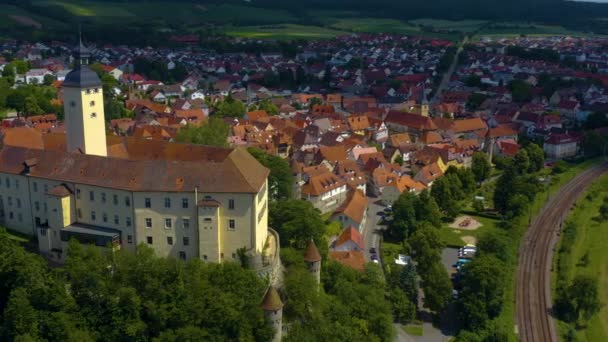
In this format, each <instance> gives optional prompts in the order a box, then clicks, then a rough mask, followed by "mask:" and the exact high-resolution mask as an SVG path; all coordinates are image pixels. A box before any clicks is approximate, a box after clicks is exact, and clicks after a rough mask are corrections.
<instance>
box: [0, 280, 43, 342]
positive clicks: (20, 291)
mask: <svg viewBox="0 0 608 342" xmlns="http://www.w3.org/2000/svg"><path fill="white" fill-rule="evenodd" d="M3 323H4V324H3V330H4V331H5V335H6V336H7V337H9V338H10V339H14V338H15V337H17V336H24V335H29V337H31V338H36V337H37V336H38V329H39V322H38V312H37V310H36V309H35V308H34V307H33V306H32V304H31V303H30V299H29V295H28V293H27V289H25V288H23V287H19V288H16V289H14V290H13V291H12V292H11V294H10V297H9V300H8V305H7V307H6V309H5V311H4V322H3Z"/></svg>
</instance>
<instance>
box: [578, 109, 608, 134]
mask: <svg viewBox="0 0 608 342" xmlns="http://www.w3.org/2000/svg"><path fill="white" fill-rule="evenodd" d="M604 126H608V116H606V113H602V112H594V113H591V114H589V116H587V120H585V124H584V127H585V129H587V130H591V129H595V128H600V127H604Z"/></svg>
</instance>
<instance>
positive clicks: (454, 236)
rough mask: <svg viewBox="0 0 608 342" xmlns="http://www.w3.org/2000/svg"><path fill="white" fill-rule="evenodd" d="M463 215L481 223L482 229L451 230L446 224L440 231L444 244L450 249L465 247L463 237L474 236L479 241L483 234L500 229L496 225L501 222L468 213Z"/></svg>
mask: <svg viewBox="0 0 608 342" xmlns="http://www.w3.org/2000/svg"><path fill="white" fill-rule="evenodd" d="M463 215H466V216H469V217H471V218H472V219H475V220H477V221H479V223H481V227H479V228H478V229H476V230H466V229H454V228H450V227H449V225H448V224H444V226H443V227H442V228H441V229H440V230H439V235H440V236H441V238H442V239H443V242H444V243H445V244H446V245H447V246H449V247H462V246H464V244H465V243H464V241H462V237H463V236H473V237H475V238H476V239H477V240H479V237H481V236H482V235H483V234H485V233H487V232H491V231H494V230H497V229H498V228H497V227H496V225H497V224H498V222H499V221H498V220H496V219H491V218H487V217H481V216H477V215H471V213H468V212H467V213H463Z"/></svg>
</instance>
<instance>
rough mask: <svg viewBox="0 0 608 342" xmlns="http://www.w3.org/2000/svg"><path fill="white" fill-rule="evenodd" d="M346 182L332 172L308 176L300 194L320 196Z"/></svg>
mask: <svg viewBox="0 0 608 342" xmlns="http://www.w3.org/2000/svg"><path fill="white" fill-rule="evenodd" d="M345 184H346V183H345V182H344V181H343V180H342V179H340V178H339V177H338V176H336V175H334V174H333V173H329V172H327V173H323V174H320V175H315V176H312V177H310V179H309V180H308V183H306V184H305V185H304V186H303V187H302V194H304V195H310V196H320V195H322V194H324V193H326V192H328V191H331V190H335V189H337V188H339V187H341V186H343V185H345Z"/></svg>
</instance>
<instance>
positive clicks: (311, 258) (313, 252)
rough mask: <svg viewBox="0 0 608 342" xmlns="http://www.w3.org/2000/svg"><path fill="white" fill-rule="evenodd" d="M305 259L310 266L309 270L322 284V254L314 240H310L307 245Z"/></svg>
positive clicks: (318, 282)
mask: <svg viewBox="0 0 608 342" xmlns="http://www.w3.org/2000/svg"><path fill="white" fill-rule="evenodd" d="M304 261H305V262H306V265H307V266H308V271H309V272H310V274H312V276H313V277H314V278H315V280H316V281H317V284H321V255H320V254H319V250H318V249H317V246H316V245H315V241H314V240H312V239H311V240H310V243H309V244H308V247H306V254H304Z"/></svg>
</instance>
